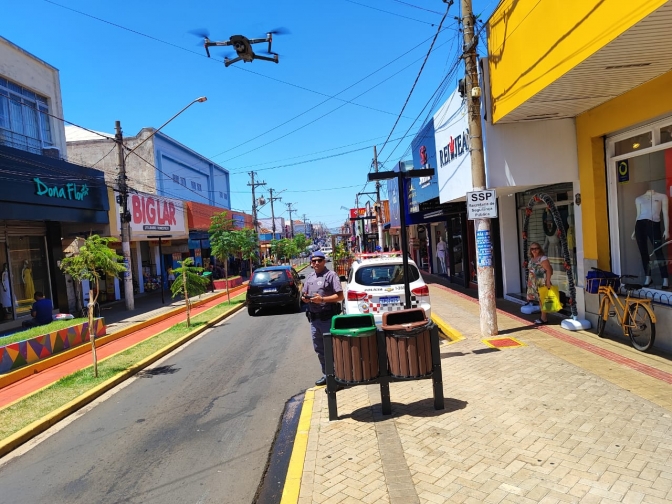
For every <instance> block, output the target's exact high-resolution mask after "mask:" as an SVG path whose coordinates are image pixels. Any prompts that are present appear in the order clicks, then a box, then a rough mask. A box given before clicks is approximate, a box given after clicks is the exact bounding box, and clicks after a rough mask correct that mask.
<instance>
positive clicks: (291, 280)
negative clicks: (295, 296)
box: [285, 271, 294, 285]
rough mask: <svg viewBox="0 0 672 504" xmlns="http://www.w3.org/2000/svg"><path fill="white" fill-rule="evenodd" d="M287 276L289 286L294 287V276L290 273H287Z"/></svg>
mask: <svg viewBox="0 0 672 504" xmlns="http://www.w3.org/2000/svg"><path fill="white" fill-rule="evenodd" d="M285 276H286V277H287V280H288V281H289V285H294V278H293V277H292V274H291V273H290V272H289V271H285Z"/></svg>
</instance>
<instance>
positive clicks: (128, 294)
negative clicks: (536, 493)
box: [114, 121, 135, 311]
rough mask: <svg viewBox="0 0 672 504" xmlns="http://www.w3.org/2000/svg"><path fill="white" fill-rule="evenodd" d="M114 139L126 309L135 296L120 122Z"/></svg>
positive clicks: (124, 159) (130, 305)
mask: <svg viewBox="0 0 672 504" xmlns="http://www.w3.org/2000/svg"><path fill="white" fill-rule="evenodd" d="M114 130H115V134H114V141H115V142H116V144H117V159H118V164H119V166H118V169H119V177H118V179H117V186H118V187H119V197H118V198H117V202H118V203H119V206H120V207H121V212H120V215H119V222H121V254H122V255H123V257H124V266H125V267H126V271H124V299H125V301H126V309H127V310H129V311H130V310H133V309H134V308H135V298H134V297H133V269H132V267H131V264H132V263H131V214H130V212H129V211H128V184H127V183H126V181H127V180H128V179H127V177H126V158H125V157H124V135H123V134H122V132H121V122H120V121H115V122H114Z"/></svg>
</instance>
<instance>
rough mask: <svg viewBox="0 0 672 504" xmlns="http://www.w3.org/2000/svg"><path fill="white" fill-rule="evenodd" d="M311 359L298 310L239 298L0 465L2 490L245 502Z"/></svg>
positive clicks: (48, 497)
mask: <svg viewBox="0 0 672 504" xmlns="http://www.w3.org/2000/svg"><path fill="white" fill-rule="evenodd" d="M319 370H320V368H319V363H318V361H317V357H316V356H315V353H314V351H313V349H312V344H311V342H310V332H309V327H308V323H307V321H306V318H305V316H304V314H302V313H299V314H283V313H282V312H281V311H280V310H273V311H267V312H264V311H263V310H262V312H259V314H258V315H257V316H256V317H250V316H249V315H248V314H247V310H242V311H240V312H238V313H237V314H236V315H235V316H233V317H232V318H230V319H229V320H228V321H226V322H224V323H223V324H222V325H221V326H219V327H217V328H215V329H213V330H212V331H210V332H209V333H207V334H205V335H204V336H203V337H201V338H199V339H197V340H195V341H193V342H192V343H190V344H188V345H187V346H185V347H183V348H182V349H181V350H179V351H177V352H176V353H174V354H173V355H171V356H169V357H168V358H167V359H165V360H164V361H162V362H161V363H159V364H158V365H157V367H155V368H153V369H147V370H145V371H144V372H143V373H142V374H141V375H138V377H136V378H134V379H133V382H132V383H130V384H129V385H128V386H127V387H124V388H122V389H121V390H119V391H118V392H117V393H116V394H114V395H112V396H111V397H110V398H109V399H107V400H106V401H103V402H101V403H100V404H98V405H96V406H95V407H94V408H92V409H91V410H90V411H88V412H86V413H85V414H84V415H82V416H81V417H80V418H77V419H76V420H74V421H72V422H71V423H70V424H69V425H67V426H66V427H65V428H62V430H60V431H59V432H57V433H55V434H53V435H51V436H50V437H48V438H46V439H45V440H43V441H42V442H40V443H39V444H37V445H36V446H35V447H33V448H32V449H30V450H29V451H27V452H26V453H24V454H23V455H20V456H18V457H14V458H11V456H9V457H8V459H9V461H8V462H6V463H5V464H4V465H3V466H1V467H0V488H1V489H2V490H1V491H0V493H1V497H0V501H2V502H12V503H26V504H40V503H50V504H51V503H66V502H67V503H86V504H90V503H101V504H102V503H122V502H124V503H146V504H148V503H162V504H166V503H179V504H185V503H210V502H213V503H214V502H217V503H236V504H240V503H251V502H252V500H253V497H254V494H255V491H256V490H257V487H258V485H259V482H260V480H261V478H262V475H263V471H264V468H265V465H266V461H267V457H268V453H269V450H270V448H271V445H272V442H273V438H274V435H275V432H276V429H277V427H278V422H279V420H280V416H281V415H282V412H283V408H284V405H285V402H286V401H287V400H288V399H290V398H291V397H292V396H294V395H296V394H298V393H300V392H302V391H303V390H305V389H306V388H308V387H310V386H312V385H313V384H314V381H315V379H317V378H318V377H319V374H320V372H319Z"/></svg>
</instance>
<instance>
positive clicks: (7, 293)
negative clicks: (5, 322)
mask: <svg viewBox="0 0 672 504" xmlns="http://www.w3.org/2000/svg"><path fill="white" fill-rule="evenodd" d="M0 301H2V307H3V308H4V309H5V311H9V310H11V309H12V293H11V290H10V288H9V269H8V267H7V265H6V264H5V268H4V269H3V270H2V288H1V289H0Z"/></svg>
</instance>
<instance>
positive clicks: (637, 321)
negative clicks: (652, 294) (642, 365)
mask: <svg viewBox="0 0 672 504" xmlns="http://www.w3.org/2000/svg"><path fill="white" fill-rule="evenodd" d="M627 324H628V336H630V342H631V343H632V346H633V347H635V348H636V349H637V350H639V351H640V352H646V351H648V350H649V349H650V348H651V347H652V346H653V342H654V341H655V339H656V324H654V323H653V321H652V320H651V314H650V313H649V310H647V309H646V308H645V307H644V306H643V305H641V304H632V305H630V306H629V307H628V320H627Z"/></svg>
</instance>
